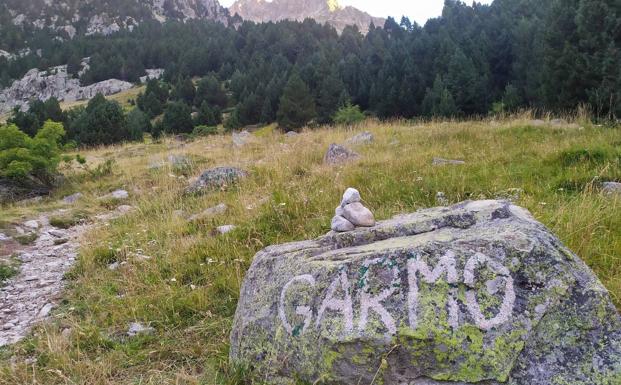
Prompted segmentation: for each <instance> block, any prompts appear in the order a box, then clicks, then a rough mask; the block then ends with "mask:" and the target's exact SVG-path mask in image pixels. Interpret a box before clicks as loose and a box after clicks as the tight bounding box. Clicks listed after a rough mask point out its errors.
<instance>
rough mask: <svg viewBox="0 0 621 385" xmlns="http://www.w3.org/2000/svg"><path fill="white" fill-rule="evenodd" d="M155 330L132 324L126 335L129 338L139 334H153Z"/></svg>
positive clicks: (138, 323)
mask: <svg viewBox="0 0 621 385" xmlns="http://www.w3.org/2000/svg"><path fill="white" fill-rule="evenodd" d="M154 332H155V329H154V328H152V327H151V326H145V325H143V324H141V323H140V322H132V323H130V324H129V328H128V329H127V335H128V336H130V337H134V336H137V335H139V334H153V333H154Z"/></svg>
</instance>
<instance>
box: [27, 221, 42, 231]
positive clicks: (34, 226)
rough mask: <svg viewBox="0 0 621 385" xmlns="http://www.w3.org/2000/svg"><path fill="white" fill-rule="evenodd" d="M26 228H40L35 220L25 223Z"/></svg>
mask: <svg viewBox="0 0 621 385" xmlns="http://www.w3.org/2000/svg"><path fill="white" fill-rule="evenodd" d="M24 226H26V227H28V228H29V229H33V230H36V229H38V228H39V222H37V221H35V220H32V221H28V222H24Z"/></svg>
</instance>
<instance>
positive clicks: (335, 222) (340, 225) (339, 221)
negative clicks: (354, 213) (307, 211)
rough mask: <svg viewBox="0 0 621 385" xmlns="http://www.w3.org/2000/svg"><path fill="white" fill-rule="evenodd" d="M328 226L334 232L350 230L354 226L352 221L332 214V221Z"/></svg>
mask: <svg viewBox="0 0 621 385" xmlns="http://www.w3.org/2000/svg"><path fill="white" fill-rule="evenodd" d="M330 228H331V229H332V230H334V231H336V232H339V233H343V232H346V231H352V230H353V229H355V228H356V226H354V224H353V223H351V222H350V221H348V220H347V219H345V218H343V217H342V216H340V215H336V216H334V218H332V223H331V224H330Z"/></svg>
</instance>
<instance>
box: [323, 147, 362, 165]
mask: <svg viewBox="0 0 621 385" xmlns="http://www.w3.org/2000/svg"><path fill="white" fill-rule="evenodd" d="M359 157H360V155H358V154H357V153H355V152H353V151H351V150H349V149H347V148H345V147H343V146H340V145H338V144H334V143H333V144H331V145H330V147H328V151H327V152H326V155H325V156H324V158H323V162H324V163H326V164H330V165H335V164H341V163H345V162H348V161H350V160H355V159H358V158H359Z"/></svg>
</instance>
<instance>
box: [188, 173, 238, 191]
mask: <svg viewBox="0 0 621 385" xmlns="http://www.w3.org/2000/svg"><path fill="white" fill-rule="evenodd" d="M247 176H248V173H247V172H246V171H244V170H241V169H239V168H236V167H216V168H212V169H209V170H206V171H204V172H203V173H202V174H201V176H199V177H198V179H197V180H196V181H195V182H194V183H192V184H191V185H190V186H189V187H188V188H187V189H186V193H188V194H196V193H201V192H204V191H206V190H211V189H216V188H223V187H226V186H227V185H229V184H234V183H236V182H238V181H239V180H240V179H243V178H245V177H247Z"/></svg>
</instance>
